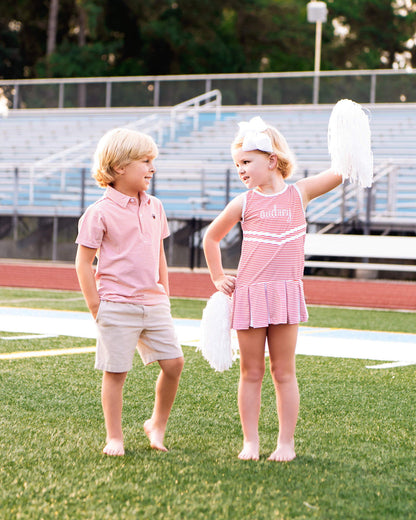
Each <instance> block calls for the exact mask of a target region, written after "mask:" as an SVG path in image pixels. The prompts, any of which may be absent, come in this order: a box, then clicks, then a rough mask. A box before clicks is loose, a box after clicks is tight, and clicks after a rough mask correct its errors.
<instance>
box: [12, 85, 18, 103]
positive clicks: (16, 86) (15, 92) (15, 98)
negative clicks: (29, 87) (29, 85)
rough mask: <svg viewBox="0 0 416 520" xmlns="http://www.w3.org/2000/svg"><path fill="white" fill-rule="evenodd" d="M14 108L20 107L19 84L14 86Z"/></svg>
mask: <svg viewBox="0 0 416 520" xmlns="http://www.w3.org/2000/svg"><path fill="white" fill-rule="evenodd" d="M13 108H19V85H17V84H15V86H14V94H13Z"/></svg>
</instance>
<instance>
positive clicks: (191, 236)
mask: <svg viewBox="0 0 416 520" xmlns="http://www.w3.org/2000/svg"><path fill="white" fill-rule="evenodd" d="M195 228H196V218H195V217H192V218H191V232H190V234H189V240H190V242H191V243H190V244H189V246H190V247H189V268H190V269H191V270H193V269H194V267H195Z"/></svg>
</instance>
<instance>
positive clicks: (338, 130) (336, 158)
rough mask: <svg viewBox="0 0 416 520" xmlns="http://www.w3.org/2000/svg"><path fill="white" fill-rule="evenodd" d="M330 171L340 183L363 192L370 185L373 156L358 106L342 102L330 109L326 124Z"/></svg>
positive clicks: (345, 101) (365, 115)
mask: <svg viewBox="0 0 416 520" xmlns="http://www.w3.org/2000/svg"><path fill="white" fill-rule="evenodd" d="M328 151H329V153H330V155H331V167H332V168H333V169H334V170H335V172H336V173H337V174H339V175H342V179H343V180H345V179H349V180H350V181H351V182H355V183H358V184H359V185H360V186H362V187H364V188H368V187H370V186H371V184H372V182H373V153H372V151H371V131H370V124H369V121H368V117H367V114H366V113H365V112H364V110H363V108H362V107H361V105H359V104H358V103H355V102H354V101H351V100H350V99H341V100H340V101H338V103H337V104H336V105H335V106H334V108H333V109H332V113H331V116H330V118H329V124H328Z"/></svg>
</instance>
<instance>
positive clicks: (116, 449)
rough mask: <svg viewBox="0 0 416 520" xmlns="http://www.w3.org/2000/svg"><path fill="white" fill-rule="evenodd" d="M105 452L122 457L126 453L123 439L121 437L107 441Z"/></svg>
mask: <svg viewBox="0 0 416 520" xmlns="http://www.w3.org/2000/svg"><path fill="white" fill-rule="evenodd" d="M103 453H105V454H106V455H112V456H116V457H122V456H123V455H124V444H123V441H122V440H120V439H110V440H109V441H107V445H106V446H105V448H104V449H103Z"/></svg>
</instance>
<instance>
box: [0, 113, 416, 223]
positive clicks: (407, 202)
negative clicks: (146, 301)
mask: <svg viewBox="0 0 416 520" xmlns="http://www.w3.org/2000/svg"><path fill="white" fill-rule="evenodd" d="M331 109H332V107H330V106H309V105H308V106H284V107H272V106H268V107H264V106H263V107H227V108H223V110H222V116H221V119H220V120H218V121H217V120H216V118H215V113H214V112H210V111H206V113H203V114H201V116H200V127H199V129H198V130H196V131H195V130H193V126H192V121H183V122H182V125H181V128H180V131H179V132H178V133H177V134H176V137H175V139H174V140H170V138H169V122H168V121H167V118H168V115H169V111H168V109H166V108H165V109H142V110H140V109H105V110H63V111H58V110H56V111H42V110H32V111H26V110H11V111H10V112H9V117H8V118H5V119H2V120H0V143H1V146H0V180H1V182H2V190H1V193H0V214H3V215H6V214H13V211H15V209H16V208H18V211H19V213H20V214H28V215H58V216H78V215H79V214H80V212H82V210H83V209H84V207H85V206H86V205H88V204H90V203H91V202H92V201H94V200H96V199H97V198H99V197H100V196H101V194H102V190H101V189H100V188H98V187H97V186H96V185H95V183H94V180H93V179H92V178H91V176H90V168H91V159H92V154H93V151H94V148H95V146H96V143H97V141H98V139H99V137H101V135H102V134H103V133H104V132H105V131H107V130H108V129H110V128H113V127H115V126H124V125H133V127H134V125H136V124H138V125H139V127H140V121H142V120H143V119H144V118H147V120H149V116H151V117H153V119H152V121H157V122H158V124H159V127H160V125H162V126H163V128H164V129H165V131H164V132H163V133H160V132H158V131H157V130H156V127H157V125H154V124H153V123H152V125H153V126H152V125H150V123H149V125H150V126H152V128H153V130H151V131H150V133H152V135H154V137H155V139H156V140H157V141H158V144H159V145H160V156H159V158H158V160H157V161H156V166H157V174H156V176H155V181H154V186H153V187H152V190H153V192H154V193H155V194H156V195H157V196H158V197H159V198H161V200H162V201H163V203H164V206H165V208H166V212H167V214H168V217H170V218H180V219H187V218H190V217H195V218H201V219H205V220H210V219H212V218H213V217H214V216H215V215H216V214H218V212H219V211H220V210H221V209H222V208H223V207H224V205H225V203H226V201H227V200H229V198H230V197H233V196H235V195H236V194H237V193H239V192H241V191H243V190H244V187H243V185H242V184H241V183H240V181H239V180H238V176H237V175H236V173H235V168H234V166H233V163H232V159H231V156H230V144H231V141H232V139H233V137H234V135H235V133H236V131H237V128H238V127H237V122H238V121H241V120H248V119H250V118H251V117H253V116H254V115H260V116H261V117H263V119H264V120H265V121H266V122H268V123H270V124H272V125H275V126H276V127H278V128H279V129H280V130H281V131H282V133H283V134H284V135H285V136H286V138H287V140H288V142H289V145H290V146H291V148H292V149H293V151H294V153H295V155H296V158H297V161H298V170H297V173H296V175H295V176H294V177H293V179H292V180H293V181H294V180H296V178H299V177H300V176H303V175H309V174H313V173H315V172H317V171H320V170H322V169H325V168H327V167H329V165H330V159H329V156H328V149H327V137H326V136H327V126H328V120H329V115H330V111H331ZM369 109H370V125H371V130H372V146H373V152H374V158H375V171H376V173H377V176H379V177H380V178H379V179H378V180H377V182H376V183H375V185H374V187H373V189H372V193H371V198H372V211H371V223H372V225H373V226H376V225H378V226H380V227H383V226H384V227H389V226H390V227H395V226H396V227H398V228H409V226H410V227H411V226H413V229H414V227H415V222H416V203H415V201H416V149H415V148H414V147H413V146H412V144H413V143H414V142H415V137H416V118H415V110H416V108H415V107H414V106H413V105H407V106H406V107H404V106H403V105H399V106H396V105H374V106H372V107H369ZM149 125H147V126H146V125H145V126H144V127H143V130H144V131H147V128H150V126H149ZM16 169H17V170H16ZM16 171H17V175H18V176H17V177H15V172H16ZM82 172H84V175H85V183H84V184H83V181H82ZM227 175H228V179H227ZM16 187H18V191H17V192H16ZM82 194H83V195H82ZM366 196H367V194H366V193H364V192H362V191H359V192H357V190H356V189H355V188H354V187H352V186H347V192H346V193H344V194H343V188H339V189H338V190H337V192H336V194H335V195H334V194H333V193H332V194H328V195H327V196H326V197H322V198H320V199H319V200H317V201H316V202H313V203H312V204H311V205H310V208H309V210H308V216H309V219H310V223H311V224H315V225H317V226H319V227H323V226H326V225H333V223H334V222H335V223H336V222H338V223H339V222H341V220H342V219H343V218H344V219H346V220H348V221H351V222H352V221H354V219H355V220H357V219H364V218H365V215H366V207H365V197H366ZM342 200H344V201H345V205H344V210H343V211H344V213H343V214H342V212H341V209H340V208H341V207H342V206H341V203H342ZM331 201H332V202H331Z"/></svg>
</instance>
